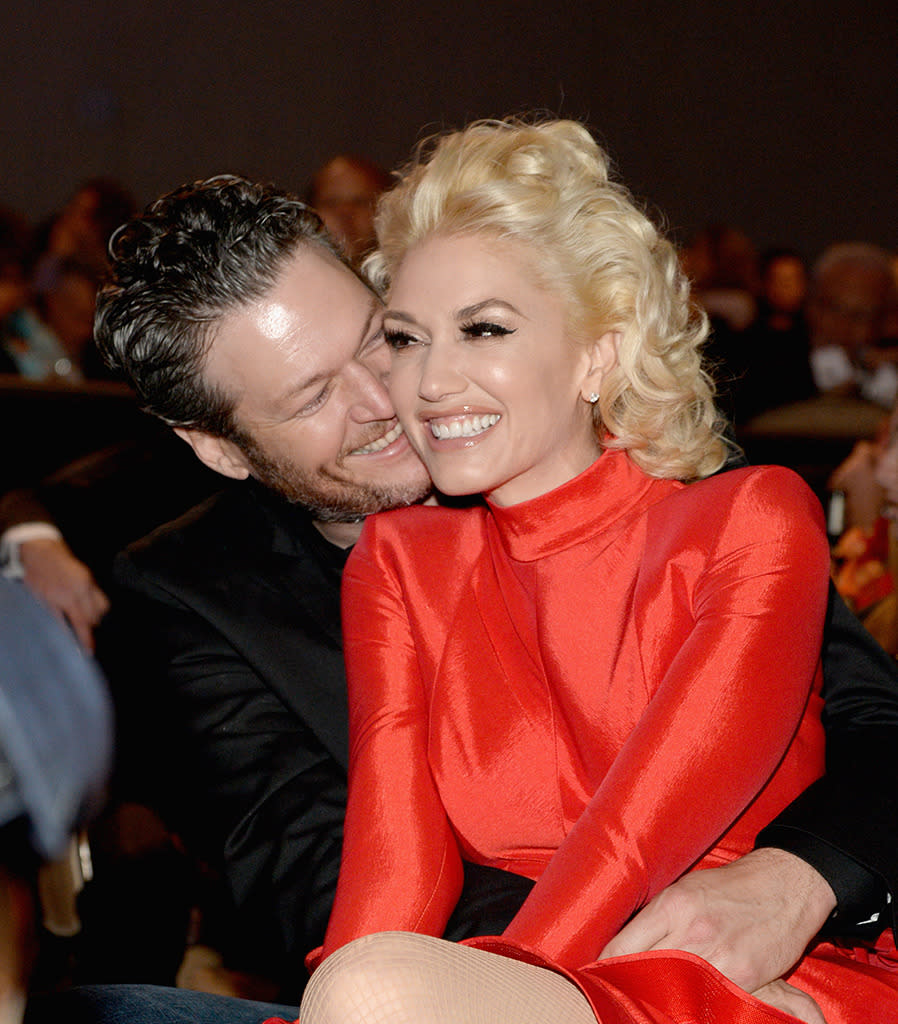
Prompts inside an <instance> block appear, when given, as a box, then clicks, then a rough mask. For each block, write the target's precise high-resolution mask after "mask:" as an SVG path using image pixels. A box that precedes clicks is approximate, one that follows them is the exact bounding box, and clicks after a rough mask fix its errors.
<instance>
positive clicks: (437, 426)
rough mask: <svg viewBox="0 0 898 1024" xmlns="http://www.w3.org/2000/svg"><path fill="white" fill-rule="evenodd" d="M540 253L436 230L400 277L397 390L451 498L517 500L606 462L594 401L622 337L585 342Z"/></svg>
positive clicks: (409, 424)
mask: <svg viewBox="0 0 898 1024" xmlns="http://www.w3.org/2000/svg"><path fill="white" fill-rule="evenodd" d="M534 259H535V256H534V255H533V253H532V251H531V250H530V249H529V248H528V247H527V246H526V245H524V244H523V243H520V242H514V241H508V240H502V241H499V240H496V239H494V238H492V237H490V236H486V235H478V234H470V235H454V236H441V235H436V236H433V237H431V238H428V239H426V240H425V241H423V242H421V243H419V244H418V245H416V246H414V247H413V248H412V249H410V250H409V251H408V253H407V254H406V255H405V258H404V259H403V261H402V264H401V265H400V267H399V269H398V271H397V273H396V274H395V277H394V280H393V286H392V289H391V292H390V296H389V300H388V303H387V305H388V310H387V313H386V317H385V322H384V330H385V334H386V338H387V342H388V343H389V345H390V348H391V372H390V383H389V388H390V396H391V398H392V400H393V404H394V406H395V408H396V412H397V413H398V415H399V419H400V420H401V422H402V425H403V427H404V428H405V431H406V434H407V435H408V438H409V440H410V441H411V443H412V445H413V446H414V448H415V449H416V450H417V452H418V454H419V455H420V456H421V459H422V460H423V461H424V464H425V465H426V466H427V469H428V470H429V472H430V475H431V477H432V478H433V481H434V483H435V484H436V486H437V487H438V488H439V489H440V490H441V491H443V492H444V493H445V494H476V493H484V494H486V495H488V496H489V497H490V498H491V500H492V501H494V502H495V503H496V504H498V505H513V504H516V503H518V502H521V501H526V500H528V499H529V498H533V497H536V496H537V495H540V494H544V493H545V492H547V491H550V490H552V489H553V488H554V487H557V486H559V485H560V484H562V483H564V482H565V481H567V480H569V479H571V478H572V477H574V476H576V475H577V474H578V473H580V472H582V471H583V470H584V469H586V468H587V467H588V466H589V465H590V464H591V463H592V462H594V461H595V459H596V458H597V457H598V454H599V451H600V449H599V446H598V442H597V439H596V433H595V429H594V427H593V421H592V413H591V408H590V405H589V403H588V402H586V401H584V397H583V396H584V395H588V394H589V393H590V392H591V391H598V389H599V385H600V377H601V370H596V369H595V364H596V361H597V358H599V357H598V356H597V354H596V353H597V351H599V350H600V351H601V353H602V355H601V359H604V362H605V363H607V362H608V361H609V360H613V353H614V336H612V335H605V336H604V337H603V338H602V340H601V341H600V342H598V343H597V344H595V345H585V344H578V343H577V342H575V341H574V340H573V339H572V338H571V337H570V336H569V334H568V331H567V329H566V326H565V303H564V301H563V299H562V298H561V297H560V296H559V295H558V294H555V293H554V292H552V291H550V290H548V289H546V288H545V287H544V286H542V285H541V284H540V282H539V278H538V276H537V274H536V272H535V268H534V263H533V260H534ZM600 347H601V348H600Z"/></svg>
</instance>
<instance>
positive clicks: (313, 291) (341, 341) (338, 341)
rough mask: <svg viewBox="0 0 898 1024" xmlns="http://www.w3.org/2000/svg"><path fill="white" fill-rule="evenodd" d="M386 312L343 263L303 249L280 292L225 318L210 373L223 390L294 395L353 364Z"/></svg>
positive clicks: (293, 260) (212, 351) (288, 266)
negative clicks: (377, 322) (356, 354)
mask: <svg viewBox="0 0 898 1024" xmlns="http://www.w3.org/2000/svg"><path fill="white" fill-rule="evenodd" d="M381 308H382V304H381V301H380V299H379V298H378V297H377V295H376V294H375V292H373V291H372V290H371V289H370V288H368V287H367V286H366V285H365V284H364V283H363V282H362V281H361V280H360V279H359V278H358V277H357V276H356V275H355V274H354V273H353V272H352V271H351V270H349V269H348V268H347V267H346V266H345V265H344V264H342V263H341V262H340V261H339V260H338V259H337V258H336V257H333V256H332V255H331V254H330V253H328V252H326V251H324V250H321V252H320V254H319V252H318V251H314V250H313V249H312V247H308V246H305V247H302V248H301V249H300V250H299V251H298V252H297V253H296V254H294V255H293V256H292V257H291V258H290V260H289V261H288V263H287V264H286V265H285V266H284V268H283V270H282V272H281V273H280V274H279V275H278V279H277V281H276V282H275V284H274V285H273V287H272V288H270V289H269V290H268V291H267V292H265V293H264V294H263V295H261V296H259V297H258V298H257V299H255V300H253V301H251V302H248V303H246V304H245V305H244V306H241V307H239V308H238V309H236V310H233V311H231V312H230V313H228V314H226V315H225V316H224V317H223V318H222V320H221V322H220V323H219V324H218V327H217V329H216V331H215V333H214V335H213V337H212V341H211V344H210V347H209V350H208V353H207V358H206V366H207V372H209V373H210V374H211V376H212V378H213V379H215V381H216V383H218V384H219V385H223V386H225V387H227V388H228V389H229V390H232V391H233V390H234V389H235V388H236V389H239V391H240V393H248V394H253V395H256V396H258V398H259V399H261V398H262V396H263V394H264V395H265V396H266V399H267V400H270V399H271V398H272V396H274V395H277V394H279V393H281V392H284V391H286V392H288V393H294V392H296V391H298V390H300V389H301V388H302V387H304V386H311V385H312V384H314V383H315V381H316V380H318V379H319V378H322V377H326V376H328V375H329V374H333V373H334V372H336V371H337V370H338V369H339V367H340V365H341V364H342V363H344V362H346V361H348V360H349V359H351V358H353V356H354V355H355V353H356V351H357V350H358V348H359V346H360V345H362V344H363V343H364V341H365V340H366V338H367V337H368V336H369V334H370V332H371V330H372V329H373V328H374V323H375V318H376V316H377V313H378V312H379V311H380V309H381ZM247 397H248V395H247Z"/></svg>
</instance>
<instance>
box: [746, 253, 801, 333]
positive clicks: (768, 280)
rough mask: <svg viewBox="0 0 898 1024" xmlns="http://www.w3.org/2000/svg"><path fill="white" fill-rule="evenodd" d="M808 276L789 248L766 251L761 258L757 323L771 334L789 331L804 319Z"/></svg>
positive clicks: (798, 257)
mask: <svg viewBox="0 0 898 1024" xmlns="http://www.w3.org/2000/svg"><path fill="white" fill-rule="evenodd" d="M807 296H808V274H807V270H806V269H805V265H804V260H803V259H802V258H801V257H800V256H799V255H798V253H797V252H794V251H793V250H792V249H768V250H767V251H766V252H764V253H763V254H762V255H761V295H760V301H759V303H758V316H757V321H759V322H761V323H763V324H764V325H765V326H766V327H768V328H769V329H771V330H774V331H791V330H793V329H794V328H795V327H796V326H798V325H799V324H801V321H802V320H803V318H804V305H805V300H806V299H807Z"/></svg>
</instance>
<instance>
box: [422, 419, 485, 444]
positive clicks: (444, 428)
mask: <svg viewBox="0 0 898 1024" xmlns="http://www.w3.org/2000/svg"><path fill="white" fill-rule="evenodd" d="M499 419H500V417H499V416H497V415H496V414H495V413H490V414H489V415H488V416H469V417H467V418H466V419H463V420H452V422H451V423H438V422H437V421H436V420H431V421H430V432H431V433H432V434H433V436H434V437H436V438H438V439H439V440H445V439H446V438H450V437H473V436H474V435H475V434H482V433H483V432H484V430H489V428H490V427H493V426H495V425H496V424H497V423H498V422H499Z"/></svg>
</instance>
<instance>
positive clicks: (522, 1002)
mask: <svg viewBox="0 0 898 1024" xmlns="http://www.w3.org/2000/svg"><path fill="white" fill-rule="evenodd" d="M300 1020H301V1021H302V1024H379V1022H384V1024H386V1022H389V1024H595V1017H594V1015H593V1012H592V1010H591V1009H590V1007H589V1003H588V1002H587V1001H586V997H585V996H584V995H583V994H582V992H580V990H579V989H578V988H577V987H576V986H575V985H573V984H572V983H571V982H570V981H568V980H567V979H566V978H564V977H562V976H561V975H559V974H554V973H553V972H552V971H548V970H545V969H544V968H542V967H534V966H532V965H531V964H525V963H521V962H520V961H518V960H511V959H509V958H507V957H504V956H499V955H497V954H495V953H488V952H485V951H484V950H480V949H471V948H469V947H468V946H459V945H456V944H455V943H454V942H446V941H444V940H443V939H435V938H432V937H431V936H429V935H415V934H412V933H411V932H380V933H379V934H376V935H368V936H366V937H365V938H362V939H356V940H355V942H351V943H349V945H347V946H344V947H343V948H342V949H339V950H337V952H336V953H333V954H332V955H331V956H329V957H328V958H327V960H325V962H324V963H323V964H322V965H321V967H319V968H318V970H317V971H316V972H315V973H314V974H313V975H312V980H311V981H310V982H309V985H308V987H307V988H306V992H305V996H304V997H303V1001H302V1008H301V1009H300Z"/></svg>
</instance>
